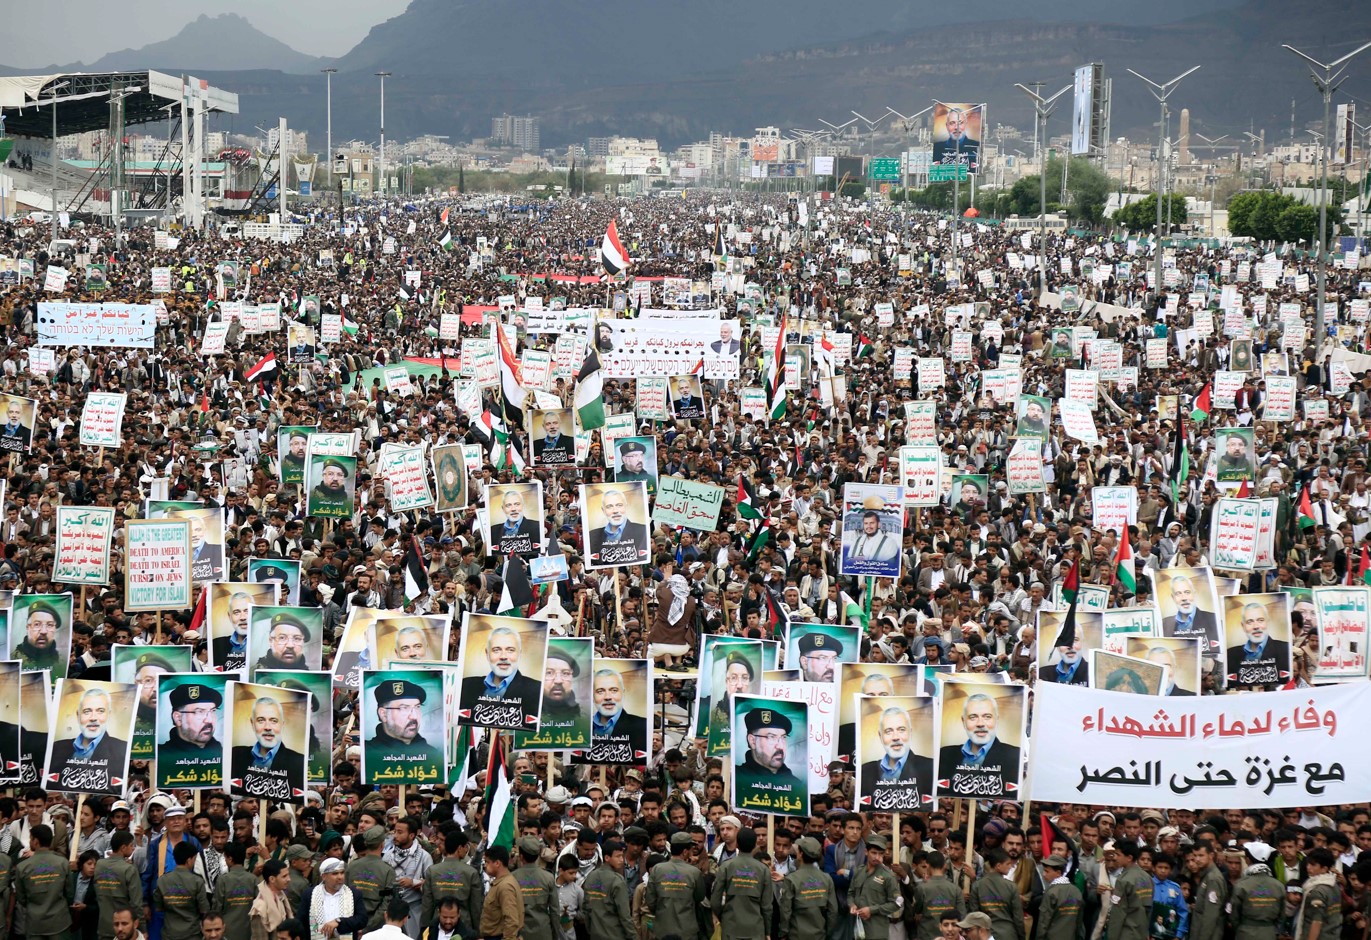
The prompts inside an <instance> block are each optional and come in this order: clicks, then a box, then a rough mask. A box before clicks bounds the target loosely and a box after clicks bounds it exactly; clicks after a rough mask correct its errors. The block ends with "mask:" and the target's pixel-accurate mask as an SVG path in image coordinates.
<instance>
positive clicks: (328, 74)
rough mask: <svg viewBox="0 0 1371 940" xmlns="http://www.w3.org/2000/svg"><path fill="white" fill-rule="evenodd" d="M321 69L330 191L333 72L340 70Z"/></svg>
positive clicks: (329, 186)
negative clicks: (322, 74)
mask: <svg viewBox="0 0 1371 940" xmlns="http://www.w3.org/2000/svg"><path fill="white" fill-rule="evenodd" d="M319 71H321V72H323V73H324V83H325V84H324V87H325V101H326V104H325V105H324V108H325V116H324V121H325V126H326V127H327V130H326V131H325V134H326V146H327V147H328V155H327V159H328V188H329V191H330V192H331V191H332V190H333V73H334V72H337V71H338V70H337V69H333V68H329V69H320V70H319Z"/></svg>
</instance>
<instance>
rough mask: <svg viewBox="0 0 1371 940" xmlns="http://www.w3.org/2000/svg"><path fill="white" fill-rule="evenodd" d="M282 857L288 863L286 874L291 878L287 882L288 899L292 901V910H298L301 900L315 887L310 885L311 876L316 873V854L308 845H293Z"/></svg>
mask: <svg viewBox="0 0 1371 940" xmlns="http://www.w3.org/2000/svg"><path fill="white" fill-rule="evenodd" d="M281 857H282V859H283V860H284V861H285V863H286V874H288V875H289V876H290V881H288V882H286V898H287V899H289V901H290V909H291V910H292V911H293V910H297V909H298V908H299V907H300V899H301V898H303V897H304V896H305V895H307V894H309V889H310V888H312V887H314V885H313V884H311V883H310V882H311V877H310V876H311V875H312V874H313V872H314V853H313V852H311V851H310V850H309V846H307V845H300V844H299V843H293V844H291V845H288V846H286V852H285V854H284V855H283V856H281Z"/></svg>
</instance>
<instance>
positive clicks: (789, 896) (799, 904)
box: [776, 836, 838, 940]
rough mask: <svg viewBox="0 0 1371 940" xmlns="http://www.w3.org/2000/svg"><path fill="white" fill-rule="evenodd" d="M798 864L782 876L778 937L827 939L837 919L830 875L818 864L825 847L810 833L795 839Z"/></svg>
mask: <svg viewBox="0 0 1371 940" xmlns="http://www.w3.org/2000/svg"><path fill="white" fill-rule="evenodd" d="M795 849H796V851H798V852H799V853H800V856H799V862H800V864H799V865H798V866H797V867H796V868H795V870H794V871H792V872H790V874H788V875H786V876H785V877H784V878H783V879H781V888H780V902H781V903H780V908H781V914H780V916H781V919H780V922H779V923H778V924H777V925H776V936H777V938H778V940H827V938H828V937H829V935H830V934H831V933H832V931H833V925H834V924H836V923H837V922H838V894H837V892H836V891H834V890H833V879H832V878H830V877H829V875H828V873H827V872H825V871H824V870H823V869H822V868H820V867H819V862H821V861H822V860H823V857H824V847H823V845H822V843H820V842H819V840H818V839H816V838H814V837H813V836H805V837H804V838H802V839H800V841H798V842H796V843H795Z"/></svg>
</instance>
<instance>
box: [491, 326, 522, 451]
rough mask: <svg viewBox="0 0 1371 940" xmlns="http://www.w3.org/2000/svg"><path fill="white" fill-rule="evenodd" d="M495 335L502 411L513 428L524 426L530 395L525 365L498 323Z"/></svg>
mask: <svg viewBox="0 0 1371 940" xmlns="http://www.w3.org/2000/svg"><path fill="white" fill-rule="evenodd" d="M495 335H496V337H497V338H498V341H499V344H500V363H499V364H500V396H501V403H500V411H501V414H502V415H503V416H504V419H505V421H506V422H507V423H508V424H509V426H510V427H511V428H522V427H523V426H524V398H525V397H526V396H527V395H528V392H527V391H526V390H525V389H524V374H523V367H522V366H521V365H520V364H519V358H518V357H517V356H515V355H514V349H513V347H512V346H510V344H509V337H508V336H507V335H505V331H504V329H503V328H501V327H500V326H499V325H498V324H497V325H496V327H495Z"/></svg>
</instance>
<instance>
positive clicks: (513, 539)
mask: <svg viewBox="0 0 1371 940" xmlns="http://www.w3.org/2000/svg"><path fill="white" fill-rule="evenodd" d="M486 505H487V506H488V507H489V509H490V537H489V538H488V539H486V544H487V545H489V546H491V548H492V549H494V550H495V551H496V552H498V553H499V554H501V555H537V554H540V553H541V552H542V550H543V485H542V483H540V482H533V483H501V484H496V485H494V486H489V487H486Z"/></svg>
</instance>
